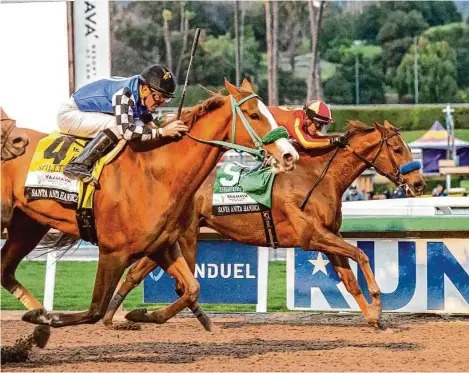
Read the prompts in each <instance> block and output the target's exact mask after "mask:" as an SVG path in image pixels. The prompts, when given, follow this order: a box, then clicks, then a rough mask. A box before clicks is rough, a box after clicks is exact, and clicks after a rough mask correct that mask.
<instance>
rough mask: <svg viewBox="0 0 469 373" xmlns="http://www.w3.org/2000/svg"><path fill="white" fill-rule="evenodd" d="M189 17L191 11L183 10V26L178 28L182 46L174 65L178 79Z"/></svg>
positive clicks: (184, 51) (185, 44) (187, 32)
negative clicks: (175, 65)
mask: <svg viewBox="0 0 469 373" xmlns="http://www.w3.org/2000/svg"><path fill="white" fill-rule="evenodd" d="M181 3H182V5H184V2H183V1H181ZM190 18H191V13H190V12H189V11H185V12H184V14H183V19H182V20H183V23H182V24H183V26H182V30H181V29H180V33H181V32H182V43H181V44H182V46H181V52H180V53H179V59H178V64H177V67H176V78H177V79H178V80H179V79H180V78H181V77H180V73H181V68H182V63H183V61H184V56H186V55H187V53H186V48H187V38H188V36H189V20H190Z"/></svg>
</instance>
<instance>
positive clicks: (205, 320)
mask: <svg viewBox="0 0 469 373" xmlns="http://www.w3.org/2000/svg"><path fill="white" fill-rule="evenodd" d="M198 319H199V321H200V323H201V324H202V326H203V327H204V329H205V330H206V331H208V332H214V331H216V328H215V325H214V324H213V322H212V320H211V319H210V317H208V316H207V315H206V314H203V315H202V316H200V317H198Z"/></svg>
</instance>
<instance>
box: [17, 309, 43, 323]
mask: <svg viewBox="0 0 469 373" xmlns="http://www.w3.org/2000/svg"><path fill="white" fill-rule="evenodd" d="M21 320H23V321H26V322H29V323H31V324H38V325H49V324H50V321H49V320H48V319H47V311H46V310H45V309H44V308H38V309H36V310H31V311H28V312H26V313H25V314H24V315H23V317H22V318H21Z"/></svg>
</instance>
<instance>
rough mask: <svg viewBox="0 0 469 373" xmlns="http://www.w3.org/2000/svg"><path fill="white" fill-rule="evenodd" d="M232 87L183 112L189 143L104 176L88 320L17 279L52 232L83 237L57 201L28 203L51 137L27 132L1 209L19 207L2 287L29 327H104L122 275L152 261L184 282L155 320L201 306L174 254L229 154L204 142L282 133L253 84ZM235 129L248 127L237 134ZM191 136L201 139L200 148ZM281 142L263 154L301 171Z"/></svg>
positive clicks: (136, 154)
mask: <svg viewBox="0 0 469 373" xmlns="http://www.w3.org/2000/svg"><path fill="white" fill-rule="evenodd" d="M225 86H226V89H227V90H228V92H229V93H230V95H229V96H221V95H215V96H214V97H211V98H209V99H208V100H206V101H205V102H203V103H202V104H200V105H196V106H195V107H194V108H193V109H192V110H190V111H186V112H185V113H184V114H183V116H182V120H183V121H184V122H185V123H186V124H188V125H189V126H191V128H190V131H189V136H186V137H184V138H183V139H182V140H180V141H173V142H170V143H168V144H166V145H165V146H159V147H158V143H157V142H156V143H153V144H149V145H147V144H145V145H144V144H140V143H137V144H135V143H130V144H129V146H127V147H126V148H125V150H124V151H123V153H122V154H121V155H120V156H119V158H118V159H117V160H115V161H114V162H112V163H111V164H109V165H108V166H106V167H105V168H104V171H103V174H102V177H101V185H102V187H101V189H100V190H98V191H96V195H95V215H96V230H97V234H98V240H99V261H98V269H97V273H96V282H95V286H94V291H93V296H92V302H91V305H90V308H89V310H87V311H85V312H79V313H48V312H46V311H45V310H44V308H43V306H42V305H41V303H40V302H39V301H38V300H37V299H36V298H35V297H34V296H32V295H31V294H30V293H29V292H28V290H27V289H26V288H25V287H24V286H23V285H21V284H20V283H19V282H18V281H17V280H16V278H15V270H16V268H17V266H18V264H19V262H20V261H21V260H22V259H23V258H24V257H25V256H26V255H27V254H28V253H29V252H31V251H32V250H33V249H34V247H35V246H36V245H37V244H38V242H39V241H40V240H41V239H42V238H43V237H44V235H45V234H46V232H47V231H48V230H49V228H50V227H52V228H55V229H58V230H60V231H61V232H63V233H65V234H66V235H71V236H73V237H74V238H78V237H79V231H78V227H77V223H76V219H75V211H73V210H71V209H67V208H64V207H63V206H62V205H60V204H59V203H57V202H55V201H48V200H47V201H44V200H38V201H27V200H26V198H25V197H24V184H25V180H26V175H27V173H28V167H29V164H30V162H31V158H32V156H33V154H34V151H35V149H36V145H37V143H38V141H39V140H40V139H41V138H42V137H44V134H41V133H38V132H35V131H28V132H27V133H28V136H29V137H30V141H31V142H30V146H28V147H27V150H26V153H25V155H23V156H21V157H18V158H16V159H14V160H12V161H11V162H6V163H4V164H2V176H3V177H2V203H3V201H4V200H6V201H12V202H13V204H14V206H15V208H14V210H13V214H12V216H11V217H10V220H9V222H8V223H9V224H8V228H7V230H8V238H7V241H6V243H5V245H4V247H3V249H2V252H1V259H2V261H1V281H2V285H3V287H5V288H6V289H7V290H8V291H9V292H10V293H12V294H13V295H14V296H15V297H16V298H17V299H19V300H20V301H21V302H22V303H23V304H24V305H25V307H26V308H27V309H28V310H30V311H29V312H27V313H26V314H25V315H24V316H23V320H25V321H28V322H31V323H35V324H39V325H50V326H52V327H62V326H68V325H76V324H82V323H95V322H97V321H98V320H100V319H101V318H102V317H103V316H104V314H105V312H106V310H107V308H108V304H109V301H110V300H111V297H112V295H113V292H114V290H115V288H116V285H117V283H118V281H119V279H120V278H121V276H122V274H123V273H124V270H125V269H126V268H127V267H128V266H129V265H130V264H131V263H132V262H133V261H135V260H137V259H140V258H142V257H146V256H148V257H149V258H151V259H152V260H154V261H156V262H158V263H159V264H160V265H161V266H162V268H164V269H165V271H167V272H168V273H169V274H170V275H171V276H173V277H175V278H176V279H178V281H181V283H183V284H184V294H183V296H182V297H181V298H180V299H179V300H178V301H177V302H175V303H174V304H173V305H171V306H169V307H167V308H165V309H163V310H159V311H158V312H157V314H158V315H159V316H160V317H161V318H162V319H169V318H170V317H172V316H174V315H175V314H176V313H177V312H179V311H181V310H182V309H184V308H185V307H187V306H189V305H190V304H192V303H193V302H194V301H195V300H196V299H197V295H198V293H199V284H198V282H197V280H196V279H195V278H194V276H193V274H192V271H191V270H190V268H189V267H188V265H187V263H186V261H185V260H184V257H183V256H182V255H181V253H180V250H178V248H174V247H173V246H174V243H175V242H176V241H177V239H178V238H179V236H180V235H181V233H182V232H184V231H185V230H186V228H187V227H188V226H189V223H190V220H189V219H188V218H189V217H190V216H191V214H192V212H191V211H189V212H188V213H187V212H186V210H187V206H188V202H191V201H192V199H193V197H194V194H195V192H196V191H197V189H199V187H200V185H201V184H202V182H203V181H204V180H205V178H206V177H207V176H208V174H209V173H210V171H211V170H212V169H213V168H214V167H215V165H216V164H217V162H218V160H219V159H220V157H221V156H222V154H223V151H224V147H223V146H221V145H220V142H219V143H218V145H214V144H207V143H206V142H207V141H208V140H216V141H224V140H227V141H232V142H233V143H236V144H238V145H240V146H245V147H249V146H251V145H252V141H253V140H255V139H256V138H257V139H258V140H260V138H261V137H263V139H266V138H269V136H266V135H268V134H270V133H271V132H272V131H273V132H276V133H278V132H282V131H276V130H281V128H278V126H277V123H276V122H275V120H274V118H273V116H272V115H271V113H270V112H269V111H268V109H267V108H266V106H265V105H264V104H263V103H262V101H261V100H260V99H258V96H257V95H255V94H253V92H252V87H251V85H250V84H249V82H248V81H247V80H245V81H244V82H243V85H242V88H241V89H238V88H237V87H235V86H233V85H232V84H230V83H229V82H228V81H226V80H225ZM236 121H238V123H240V122H241V121H242V123H243V124H244V126H240V127H239V128H238V129H237V130H236V129H235V126H234V123H235V122H236ZM232 124H233V126H232ZM230 127H233V128H230ZM256 136H257V137H256ZM194 137H196V138H199V139H202V140H204V141H194ZM274 137H275V136H270V139H271V143H270V144H267V143H268V141H267V140H264V143H262V142H259V141H258V144H257V145H258V148H261V149H260V150H262V149H263V150H262V151H264V152H266V153H269V154H270V155H271V156H272V157H273V158H272V159H273V160H272V163H274V164H275V167H276V168H277V171H289V170H292V169H294V167H295V163H296V161H297V160H298V157H299V155H298V153H297V152H296V150H295V149H294V148H293V147H292V146H291V144H290V143H289V142H288V141H287V139H286V138H285V136H283V135H282V138H277V140H274ZM159 144H161V143H159ZM223 144H224V143H223ZM250 149H252V148H250ZM274 160H275V161H274ZM4 198H5V199H4ZM25 232H27V234H25Z"/></svg>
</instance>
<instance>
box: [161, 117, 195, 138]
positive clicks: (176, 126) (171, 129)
mask: <svg viewBox="0 0 469 373" xmlns="http://www.w3.org/2000/svg"><path fill="white" fill-rule="evenodd" d="M159 131H160V133H161V136H163V137H181V136H182V133H184V132H187V131H189V127H187V126H186V125H185V124H184V122H183V121H182V120H175V121H174V122H171V123H169V124H168V125H166V126H164V127H162V128H160V129H159Z"/></svg>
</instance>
